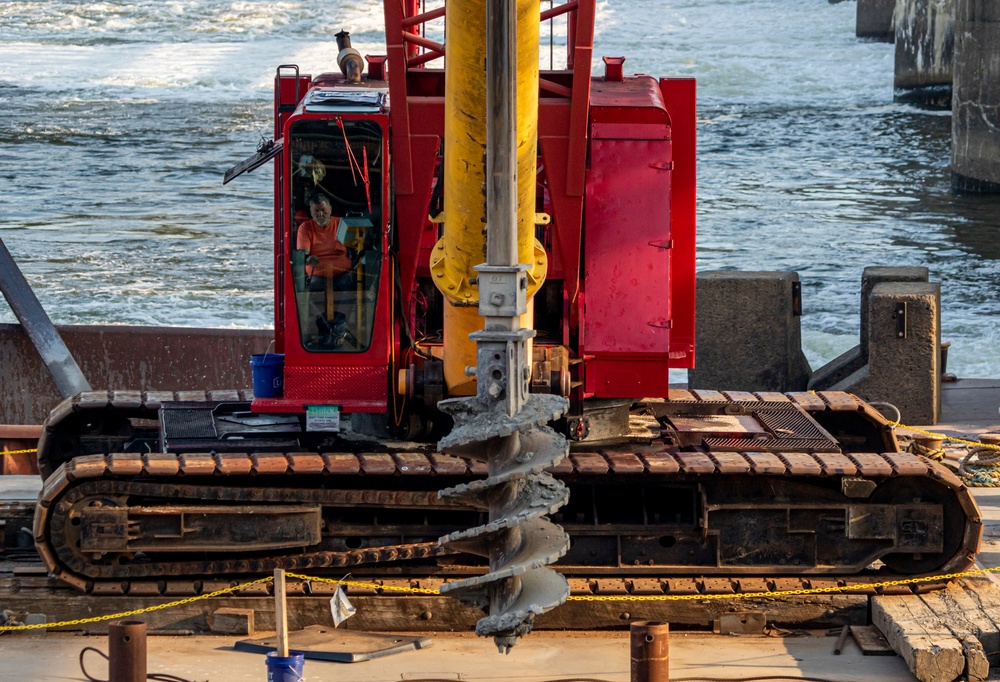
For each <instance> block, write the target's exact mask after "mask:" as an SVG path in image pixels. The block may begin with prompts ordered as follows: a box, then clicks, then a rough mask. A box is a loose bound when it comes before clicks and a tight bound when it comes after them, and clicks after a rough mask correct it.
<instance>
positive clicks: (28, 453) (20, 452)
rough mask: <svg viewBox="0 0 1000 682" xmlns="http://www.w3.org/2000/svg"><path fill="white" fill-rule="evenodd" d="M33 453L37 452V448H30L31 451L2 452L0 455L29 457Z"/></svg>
mask: <svg viewBox="0 0 1000 682" xmlns="http://www.w3.org/2000/svg"><path fill="white" fill-rule="evenodd" d="M34 452H38V448H32V449H31V450H4V451H3V452H0V455H2V456H4V457H6V456H7V455H30V454H32V453H34Z"/></svg>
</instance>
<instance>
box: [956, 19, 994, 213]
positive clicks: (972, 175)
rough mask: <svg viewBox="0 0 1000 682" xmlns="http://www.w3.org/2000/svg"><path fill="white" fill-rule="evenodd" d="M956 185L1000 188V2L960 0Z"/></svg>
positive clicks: (978, 189) (974, 188) (964, 189)
mask: <svg viewBox="0 0 1000 682" xmlns="http://www.w3.org/2000/svg"><path fill="white" fill-rule="evenodd" d="M954 71H955V81H954V89H953V97H952V117H951V139H952V145H951V147H952V162H951V168H952V185H953V187H954V188H955V190H957V191H960V192H990V193H996V192H1000V3H998V2H997V1H996V0H955V68H954Z"/></svg>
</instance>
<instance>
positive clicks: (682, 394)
mask: <svg viewBox="0 0 1000 682" xmlns="http://www.w3.org/2000/svg"><path fill="white" fill-rule="evenodd" d="M667 400H669V401H670V402H676V401H678V400H686V401H694V400H697V398H695V397H694V394H693V393H691V392H690V391H685V390H684V389H681V388H671V389H668V390H667Z"/></svg>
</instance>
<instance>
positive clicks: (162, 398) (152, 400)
mask: <svg viewBox="0 0 1000 682" xmlns="http://www.w3.org/2000/svg"><path fill="white" fill-rule="evenodd" d="M173 400H174V393H173V391H146V392H145V393H143V404H145V406H146V408H147V409H150V410H158V409H160V407H161V406H162V405H163V403H169V402H173Z"/></svg>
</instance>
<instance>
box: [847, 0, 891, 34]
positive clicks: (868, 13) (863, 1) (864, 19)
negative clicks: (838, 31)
mask: <svg viewBox="0 0 1000 682" xmlns="http://www.w3.org/2000/svg"><path fill="white" fill-rule="evenodd" d="M857 9H858V14H857V19H856V21H855V30H854V32H855V35H857V36H858V37H859V38H869V39H871V40H877V41H879V42H883V43H891V42H892V41H893V39H894V38H895V36H896V32H895V29H894V28H893V23H892V15H893V13H894V12H895V10H896V0H858V8H857Z"/></svg>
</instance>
